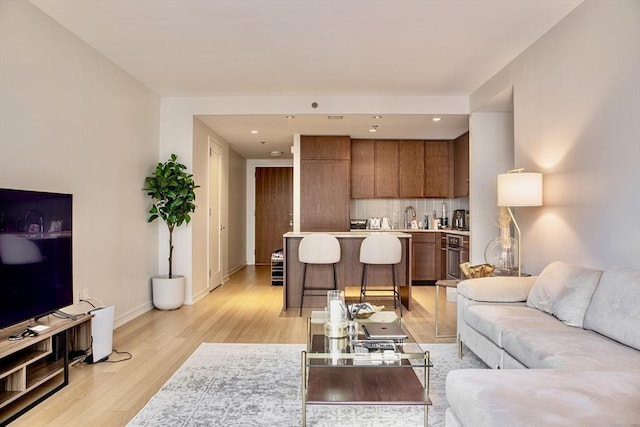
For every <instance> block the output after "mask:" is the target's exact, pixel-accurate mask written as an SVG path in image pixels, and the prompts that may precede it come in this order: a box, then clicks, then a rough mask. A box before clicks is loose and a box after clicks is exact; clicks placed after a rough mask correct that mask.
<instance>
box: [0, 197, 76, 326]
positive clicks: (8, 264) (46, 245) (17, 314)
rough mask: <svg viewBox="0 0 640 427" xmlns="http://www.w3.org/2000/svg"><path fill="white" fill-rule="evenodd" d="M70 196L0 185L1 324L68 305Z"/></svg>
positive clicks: (70, 299)
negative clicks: (5, 187)
mask: <svg viewBox="0 0 640 427" xmlns="http://www.w3.org/2000/svg"><path fill="white" fill-rule="evenodd" d="M72 199H73V198H72V195H71V194H59V193H45V192H40V191H25V190H13V189H2V188H0V328H6V327H8V326H11V325H14V324H17V323H20V322H23V321H25V320H29V319H32V318H36V317H40V316H43V315H46V314H49V313H52V312H54V311H56V310H59V309H61V308H63V307H66V306H68V305H71V304H73V275H72V273H73V259H72V251H71V250H72V245H71V240H72V239H71V236H72V233H71V230H72V223H71V217H72Z"/></svg>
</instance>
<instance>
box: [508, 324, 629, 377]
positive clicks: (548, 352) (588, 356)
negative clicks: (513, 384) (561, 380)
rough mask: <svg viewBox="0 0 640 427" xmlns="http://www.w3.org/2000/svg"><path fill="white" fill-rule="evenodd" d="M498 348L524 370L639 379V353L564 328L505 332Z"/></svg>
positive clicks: (582, 331) (600, 338)
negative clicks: (600, 373) (598, 372)
mask: <svg viewBox="0 0 640 427" xmlns="http://www.w3.org/2000/svg"><path fill="white" fill-rule="evenodd" d="M556 323H558V324H559V325H562V324H561V323H560V322H558V321H556ZM502 347H503V348H504V350H505V351H506V352H507V353H509V354H511V355H512V356H513V357H514V358H516V359H517V360H518V361H520V362H521V363H522V364H523V365H525V366H527V367H528V368H556V369H579V370H614V371H618V370H621V371H622V370H624V371H633V372H636V375H638V376H640V352H639V351H637V350H635V349H633V348H631V347H627V346H625V345H623V344H620V343H618V342H616V341H613V340H611V339H609V338H607V337H604V336H602V335H600V334H598V333H596V332H593V331H587V330H584V329H578V328H572V327H569V326H566V325H563V327H562V328H559V329H546V330H540V329H539V328H511V329H505V330H504V332H503V334H502Z"/></svg>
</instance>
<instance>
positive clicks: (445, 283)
mask: <svg viewBox="0 0 640 427" xmlns="http://www.w3.org/2000/svg"><path fill="white" fill-rule="evenodd" d="M440 286H442V287H444V288H457V287H458V280H438V281H437V282H436V322H435V323H436V338H455V337H456V334H452V335H449V334H440V332H439V328H438V311H439V310H438V306H439V300H440V298H439V295H440Z"/></svg>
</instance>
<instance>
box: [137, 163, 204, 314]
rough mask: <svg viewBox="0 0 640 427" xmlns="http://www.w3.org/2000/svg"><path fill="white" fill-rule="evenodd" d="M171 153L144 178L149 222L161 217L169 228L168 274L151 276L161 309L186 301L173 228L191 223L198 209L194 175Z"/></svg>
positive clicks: (156, 299) (154, 301)
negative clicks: (175, 258) (175, 265)
mask: <svg viewBox="0 0 640 427" xmlns="http://www.w3.org/2000/svg"><path fill="white" fill-rule="evenodd" d="M186 170H187V167H186V166H185V165H183V164H182V163H180V162H178V156H177V155H175V154H171V156H170V157H169V159H168V160H167V161H166V162H163V163H158V164H157V166H156V169H155V171H154V172H153V173H152V174H151V175H149V176H148V177H146V178H145V180H144V189H143V190H144V191H146V192H147V195H148V196H149V197H151V200H152V205H151V208H150V209H149V218H148V222H153V221H155V220H156V219H158V218H159V219H161V220H162V221H164V223H165V224H166V225H167V229H168V230H169V274H168V275H162V276H155V277H153V278H152V279H151V282H152V286H153V305H154V306H155V307H156V308H158V309H160V310H173V309H176V308H179V307H181V306H182V304H183V303H184V286H185V280H184V276H181V275H175V274H173V231H174V230H175V228H176V227H180V226H181V225H183V224H184V225H186V224H189V222H190V221H191V214H192V213H193V212H195V209H196V205H195V200H196V194H195V191H194V190H195V189H196V188H198V187H199V186H198V185H196V184H195V182H194V180H193V175H192V174H190V173H188V172H187V171H186Z"/></svg>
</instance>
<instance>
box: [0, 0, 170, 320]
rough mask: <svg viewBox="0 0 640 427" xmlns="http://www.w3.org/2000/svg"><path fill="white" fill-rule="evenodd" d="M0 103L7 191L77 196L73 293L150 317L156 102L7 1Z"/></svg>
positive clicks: (53, 26)
mask: <svg viewBox="0 0 640 427" xmlns="http://www.w3.org/2000/svg"><path fill="white" fill-rule="evenodd" d="M0 94H1V95H0V186H1V187H9V188H20V189H31V190H43V191H53V192H66V193H72V194H73V203H74V212H73V263H74V264H73V276H74V287H75V290H76V292H75V294H77V291H79V290H81V289H88V291H89V294H90V295H91V296H93V297H96V298H99V299H100V300H102V301H103V302H104V303H105V304H115V305H116V324H121V323H124V322H125V321H127V320H128V319H131V318H133V317H135V316H137V315H139V314H141V313H142V312H144V311H146V310H148V309H149V308H150V307H151V287H150V283H149V280H150V277H151V276H152V275H154V274H155V273H156V270H157V267H158V257H157V249H156V248H157V246H158V239H157V235H156V226H155V225H153V224H147V223H146V218H147V215H146V212H147V210H148V208H149V202H148V199H147V196H146V195H145V194H144V192H143V191H141V189H142V186H143V183H144V177H145V176H147V175H148V174H149V173H150V172H151V171H152V170H153V167H154V166H155V163H156V162H157V158H158V121H159V108H160V101H159V98H158V97H157V96H156V95H154V94H153V93H152V92H150V91H149V90H148V89H147V88H145V87H144V86H143V85H142V84H140V83H139V82H137V81H135V80H134V79H133V78H131V77H130V76H129V75H127V74H125V73H124V72H123V71H122V70H121V69H119V68H118V67H116V66H115V65H114V64H113V63H111V62H110V61H109V60H107V59H106V58H105V57H103V56H101V55H99V54H98V53H96V52H95V51H94V50H93V49H92V48H90V47H89V46H87V45H86V44H85V43H84V42H82V41H81V40H79V39H78V38H76V37H75V36H74V35H72V34H71V33H69V32H68V31H67V30H65V29H63V28H62V27H61V26H60V25H58V24H57V23H56V22H55V21H53V20H52V19H50V18H49V17H48V16H46V15H45V14H43V13H42V12H41V11H40V10H39V9H37V8H36V7H34V6H33V5H31V4H30V3H28V2H24V1H0Z"/></svg>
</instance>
